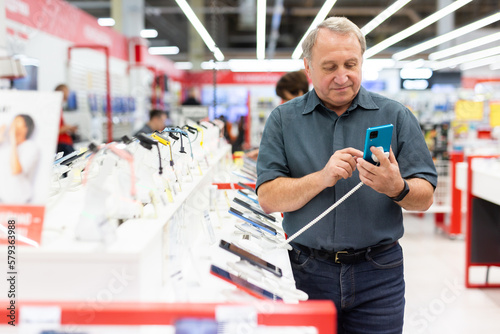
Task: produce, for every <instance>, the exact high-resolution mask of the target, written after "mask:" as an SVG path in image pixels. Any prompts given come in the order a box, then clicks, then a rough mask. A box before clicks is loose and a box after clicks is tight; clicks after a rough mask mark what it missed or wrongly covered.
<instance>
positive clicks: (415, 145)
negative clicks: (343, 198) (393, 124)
mask: <svg viewBox="0 0 500 334" xmlns="http://www.w3.org/2000/svg"><path fill="white" fill-rule="evenodd" d="M399 117H400V122H399V127H398V129H397V130H396V131H397V139H398V148H397V152H398V153H397V156H396V158H397V160H398V164H399V169H400V171H401V176H403V177H404V178H421V179H425V180H427V181H428V182H429V183H430V184H432V186H433V187H434V188H436V186H437V173H436V168H435V166H434V162H433V161H432V157H431V154H430V152H429V149H428V148H427V145H426V144H425V140H424V139H423V136H422V130H421V129H420V125H419V124H418V121H417V119H416V118H415V116H414V115H413V114H412V113H411V112H410V111H409V110H408V109H406V110H404V112H402V113H400V115H399Z"/></svg>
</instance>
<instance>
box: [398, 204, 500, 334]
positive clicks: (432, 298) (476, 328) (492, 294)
mask: <svg viewBox="0 0 500 334" xmlns="http://www.w3.org/2000/svg"><path fill="white" fill-rule="evenodd" d="M405 230H406V231H405V235H404V237H403V238H402V239H401V245H402V247H403V252H404V256H405V281H406V310H405V325H404V333H405V334H413V333H429V334H434V333H436V334H438V333H439V334H447V333H453V334H461V333H464V334H465V333H467V334H470V333H482V334H498V333H500V289H466V288H465V284H464V282H465V241H464V240H460V239H455V240H452V239H450V238H449V237H448V236H447V235H445V234H444V233H442V232H441V231H437V230H436V229H435V227H434V216H433V215H432V214H426V215H425V216H424V217H423V218H421V217H418V216H416V215H412V214H405ZM494 270H496V271H498V268H493V269H492V272H494ZM495 274H496V272H495ZM477 275H478V276H479V277H483V276H482V274H477ZM490 276H491V275H490Z"/></svg>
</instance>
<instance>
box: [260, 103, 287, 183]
mask: <svg viewBox="0 0 500 334" xmlns="http://www.w3.org/2000/svg"><path fill="white" fill-rule="evenodd" d="M280 115H281V110H280V107H277V108H276V109H274V110H273V111H272V112H271V114H270V115H269V118H268V119H267V121H266V126H265V127H264V132H263V134H262V139H261V142H260V147H259V156H258V158H257V184H256V187H255V189H256V191H257V192H258V190H259V187H260V185H262V184H263V183H265V182H267V181H271V180H274V179H276V178H278V177H281V176H289V175H290V173H289V168H288V163H287V159H286V154H285V143H284V139H283V126H282V122H281V116H280Z"/></svg>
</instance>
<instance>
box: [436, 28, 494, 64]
mask: <svg viewBox="0 0 500 334" xmlns="http://www.w3.org/2000/svg"><path fill="white" fill-rule="evenodd" d="M498 40H500V32H496V33H494V34H491V35H487V36H483V37H480V38H476V39H473V40H472V41H468V42H465V43H462V44H458V45H455V46H452V47H450V48H447V49H444V50H440V51H436V52H433V53H431V54H430V55H429V59H430V60H439V59H443V58H448V57H450V56H453V55H456V54H457V53H461V52H464V51H468V50H471V49H474V48H477V47H479V46H482V45H485V44H488V43H493V42H495V41H498Z"/></svg>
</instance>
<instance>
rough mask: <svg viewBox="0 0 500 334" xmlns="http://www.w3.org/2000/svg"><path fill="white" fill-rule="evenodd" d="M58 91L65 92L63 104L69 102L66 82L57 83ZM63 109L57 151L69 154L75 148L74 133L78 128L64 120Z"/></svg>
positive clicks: (56, 89)
mask: <svg viewBox="0 0 500 334" xmlns="http://www.w3.org/2000/svg"><path fill="white" fill-rule="evenodd" d="M54 90H55V91H57V92H62V93H63V106H64V105H66V103H67V102H68V96H69V88H68V86H67V85H66V84H60V85H57V87H56V88H55V89H54ZM63 109H64V108H61V118H60V122H59V136H58V138H57V152H63V153H64V155H67V154H69V153H71V152H73V151H74V150H75V148H74V147H73V137H72V136H73V135H75V133H76V131H77V130H78V126H76V125H68V124H66V123H65V122H64V118H63ZM64 155H63V156H64Z"/></svg>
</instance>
